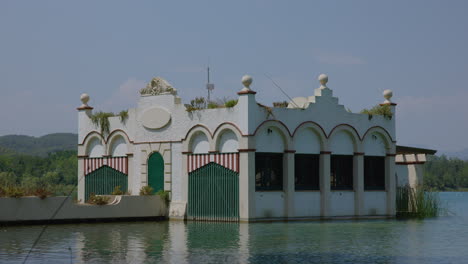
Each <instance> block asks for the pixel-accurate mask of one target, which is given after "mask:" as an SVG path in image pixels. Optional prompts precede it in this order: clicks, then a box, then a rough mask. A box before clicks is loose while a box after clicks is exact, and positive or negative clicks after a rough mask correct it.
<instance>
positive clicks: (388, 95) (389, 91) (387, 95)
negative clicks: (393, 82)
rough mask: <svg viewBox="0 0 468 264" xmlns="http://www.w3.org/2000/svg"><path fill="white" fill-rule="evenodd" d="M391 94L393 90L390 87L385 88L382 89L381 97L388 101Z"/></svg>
mask: <svg viewBox="0 0 468 264" xmlns="http://www.w3.org/2000/svg"><path fill="white" fill-rule="evenodd" d="M392 96H393V91H392V90H390V89H387V90H385V91H383V97H384V98H385V100H386V101H388V102H390V98H392Z"/></svg>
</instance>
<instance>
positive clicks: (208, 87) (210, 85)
mask: <svg viewBox="0 0 468 264" xmlns="http://www.w3.org/2000/svg"><path fill="white" fill-rule="evenodd" d="M207 73H208V82H207V83H206V89H207V90H208V102H210V101H211V100H210V93H211V92H212V91H213V90H214V84H213V83H210V65H209V64H208V67H207Z"/></svg>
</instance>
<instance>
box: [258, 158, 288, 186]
mask: <svg viewBox="0 0 468 264" xmlns="http://www.w3.org/2000/svg"><path fill="white" fill-rule="evenodd" d="M255 190H256V191H267V190H268V191H282V190H283V153H255Z"/></svg>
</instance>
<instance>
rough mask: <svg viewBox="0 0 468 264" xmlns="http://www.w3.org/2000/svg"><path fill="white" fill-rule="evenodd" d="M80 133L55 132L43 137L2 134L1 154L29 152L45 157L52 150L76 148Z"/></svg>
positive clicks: (0, 140)
mask: <svg viewBox="0 0 468 264" xmlns="http://www.w3.org/2000/svg"><path fill="white" fill-rule="evenodd" d="M77 142H78V135H77V134H72V133H54V134H48V135H45V136H42V137H31V136H22V135H7V136H0V155H13V154H27V155H33V156H41V157H45V156H47V155H48V153H50V152H56V151H61V150H76V149H77Z"/></svg>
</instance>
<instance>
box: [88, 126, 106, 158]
mask: <svg viewBox="0 0 468 264" xmlns="http://www.w3.org/2000/svg"><path fill="white" fill-rule="evenodd" d="M83 145H84V147H85V155H86V156H89V157H90V158H96V157H102V156H104V155H106V152H105V147H104V146H105V140H104V138H103V137H102V135H101V134H99V133H98V132H96V131H93V132H91V133H89V134H88V135H86V137H85V139H84V140H83Z"/></svg>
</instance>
